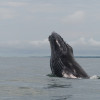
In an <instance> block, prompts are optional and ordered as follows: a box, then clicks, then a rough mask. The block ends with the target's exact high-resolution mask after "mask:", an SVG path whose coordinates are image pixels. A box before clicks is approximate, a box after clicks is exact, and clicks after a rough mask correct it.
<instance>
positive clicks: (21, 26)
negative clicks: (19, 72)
mask: <svg viewBox="0 0 100 100" xmlns="http://www.w3.org/2000/svg"><path fill="white" fill-rule="evenodd" d="M52 31H55V32H57V33H59V34H60V35H61V36H62V37H63V38H64V40H65V41H66V42H67V43H69V44H70V45H71V46H72V47H73V49H74V54H75V55H83V56H85V55H98V56H100V1H99V0H84V1H83V0H0V56H42V55H44V56H45V55H50V47H49V43H48V39H47V38H48V36H49V35H50V34H51V32H52Z"/></svg>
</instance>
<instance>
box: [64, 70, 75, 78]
mask: <svg viewBox="0 0 100 100" xmlns="http://www.w3.org/2000/svg"><path fill="white" fill-rule="evenodd" d="M62 75H63V77H64V78H74V79H76V78H77V77H76V76H74V75H73V74H67V73H65V72H64V71H63V72H62Z"/></svg>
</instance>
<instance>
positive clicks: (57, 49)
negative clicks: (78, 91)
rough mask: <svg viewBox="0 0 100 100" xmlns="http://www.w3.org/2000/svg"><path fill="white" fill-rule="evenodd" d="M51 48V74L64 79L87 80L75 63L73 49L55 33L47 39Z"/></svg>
mask: <svg viewBox="0 0 100 100" xmlns="http://www.w3.org/2000/svg"><path fill="white" fill-rule="evenodd" d="M48 39H49V42H50V47H51V58H50V68H51V71H52V74H53V75H54V76H57V77H66V78H89V76H88V74H87V73H86V72H85V71H84V69H83V68H82V67H81V66H80V65H79V64H78V63H77V61H76V60H75V57H74V54H73V48H72V47H71V46H70V45H69V44H67V43H66V42H65V41H64V40H63V38H62V37H61V36H60V35H59V34H57V33H56V32H52V34H51V35H50V36H49V37H48Z"/></svg>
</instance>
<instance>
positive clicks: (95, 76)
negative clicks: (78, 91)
mask: <svg viewBox="0 0 100 100" xmlns="http://www.w3.org/2000/svg"><path fill="white" fill-rule="evenodd" d="M98 78H99V76H97V75H93V76H91V77H90V79H98Z"/></svg>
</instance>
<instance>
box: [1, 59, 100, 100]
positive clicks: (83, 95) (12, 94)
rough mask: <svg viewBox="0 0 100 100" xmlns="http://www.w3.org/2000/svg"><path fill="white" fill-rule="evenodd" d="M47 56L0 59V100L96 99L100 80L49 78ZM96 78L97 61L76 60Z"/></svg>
mask: <svg viewBox="0 0 100 100" xmlns="http://www.w3.org/2000/svg"><path fill="white" fill-rule="evenodd" d="M49 60H50V58H49V57H0V100H100V79H66V78H58V77H49V76H47V74H50V73H51V70H50V66H49ZM76 60H77V61H78V62H79V64H80V65H81V66H82V67H83V68H84V69H85V71H86V72H87V73H88V74H89V75H90V76H93V75H98V76H100V58H76Z"/></svg>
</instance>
